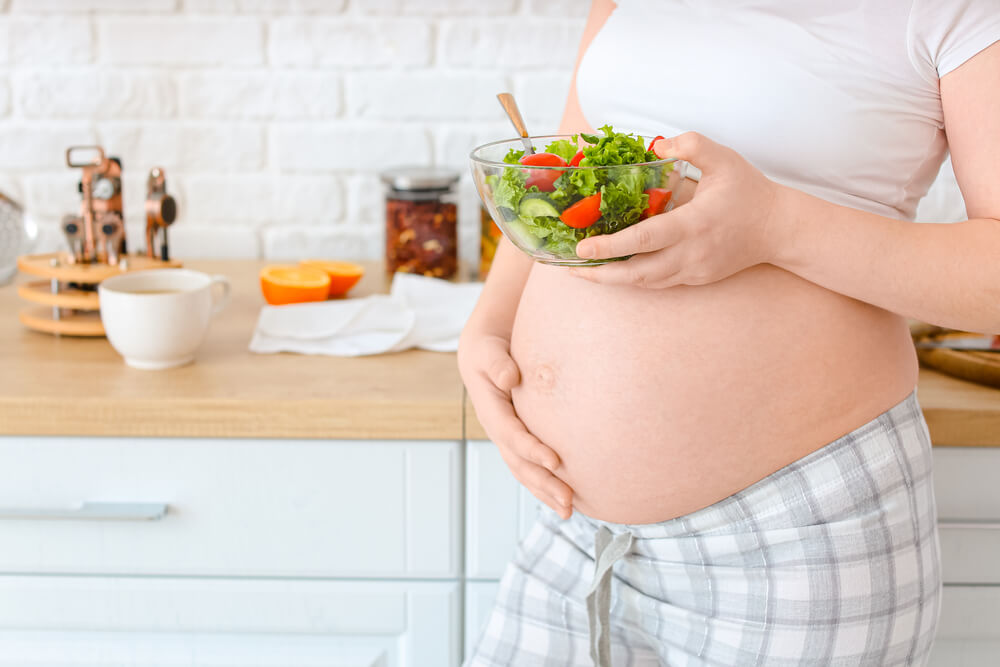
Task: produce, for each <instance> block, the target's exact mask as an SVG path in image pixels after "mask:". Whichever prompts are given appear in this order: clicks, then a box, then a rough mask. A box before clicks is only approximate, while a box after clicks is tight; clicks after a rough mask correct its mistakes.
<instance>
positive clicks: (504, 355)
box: [486, 347, 521, 394]
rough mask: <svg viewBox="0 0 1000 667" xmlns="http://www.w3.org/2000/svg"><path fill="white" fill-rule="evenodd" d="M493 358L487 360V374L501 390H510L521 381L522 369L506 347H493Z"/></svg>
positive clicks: (508, 391) (505, 391)
mask: <svg viewBox="0 0 1000 667" xmlns="http://www.w3.org/2000/svg"><path fill="white" fill-rule="evenodd" d="M493 350H494V351H493V352H492V353H491V358H489V359H487V360H486V376H487V377H488V378H489V379H490V382H492V383H493V385H494V386H495V387H496V388H497V389H499V390H500V391H502V392H504V393H505V394H506V393H510V390H511V389H513V388H514V387H516V386H517V385H518V384H520V383H521V371H520V370H519V369H518V367H517V364H516V363H514V360H513V359H512V358H511V356H510V354H509V353H508V352H507V350H506V349H499V348H497V347H495V348H493Z"/></svg>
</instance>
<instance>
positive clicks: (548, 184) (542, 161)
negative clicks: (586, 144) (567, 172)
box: [519, 153, 566, 192]
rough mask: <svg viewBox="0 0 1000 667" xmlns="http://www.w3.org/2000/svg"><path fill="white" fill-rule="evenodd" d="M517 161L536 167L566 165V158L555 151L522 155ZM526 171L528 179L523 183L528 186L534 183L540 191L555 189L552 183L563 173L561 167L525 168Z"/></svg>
mask: <svg viewBox="0 0 1000 667" xmlns="http://www.w3.org/2000/svg"><path fill="white" fill-rule="evenodd" d="M519 162H520V163H521V164H524V165H528V166H536V167H565V166H566V160H564V159H562V158H561V157H559V156H558V155H556V154H555V153H532V154H531V155H525V156H523V157H522V158H521V159H520V160H519ZM526 171H527V172H528V180H527V181H526V182H525V183H524V186H525V187H527V188H530V187H531V186H533V185H534V186H536V187H537V188H538V189H539V190H541V191H542V192H552V191H553V190H555V189H556V186H555V185H553V183H555V182H556V179H557V178H559V177H560V176H562V173H563V172H562V170H561V169H527V170H526Z"/></svg>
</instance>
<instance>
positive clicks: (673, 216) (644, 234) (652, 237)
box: [576, 209, 686, 259]
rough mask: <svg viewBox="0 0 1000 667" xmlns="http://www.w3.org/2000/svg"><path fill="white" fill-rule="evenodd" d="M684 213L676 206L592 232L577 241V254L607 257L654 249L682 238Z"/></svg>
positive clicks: (594, 257)
mask: <svg viewBox="0 0 1000 667" xmlns="http://www.w3.org/2000/svg"><path fill="white" fill-rule="evenodd" d="M685 216H686V213H685V212H684V211H683V210H680V209H677V210H674V211H671V212H670V213H664V214H661V215H656V216H653V217H652V218H649V219H648V220H644V221H642V222H640V223H637V224H634V225H632V226H631V227H626V228H625V229H623V230H621V231H620V232H615V233H614V234H608V235H598V236H591V237H590V238H588V239H584V240H582V241H580V242H579V243H577V244H576V254H577V255H579V256H580V257H583V258H585V259H607V258H609V257H624V256H625V255H635V254H638V253H645V252H653V251H654V250H659V249H661V248H666V247H668V246H672V245H674V244H675V243H677V242H678V241H680V240H681V239H683V238H684V224H683V221H684V218H685Z"/></svg>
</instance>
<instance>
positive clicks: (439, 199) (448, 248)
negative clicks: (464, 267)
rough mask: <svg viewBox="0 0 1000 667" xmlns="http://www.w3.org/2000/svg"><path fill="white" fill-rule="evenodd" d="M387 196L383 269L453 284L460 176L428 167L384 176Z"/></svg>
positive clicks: (385, 172)
mask: <svg viewBox="0 0 1000 667" xmlns="http://www.w3.org/2000/svg"><path fill="white" fill-rule="evenodd" d="M381 176H382V182H383V183H385V185H386V193H385V265H386V270H387V271H388V272H389V273H395V272H396V271H403V272H405V273H419V274H422V275H425V276H433V277H435V278H451V277H452V276H454V275H455V273H456V272H457V270H458V205H457V203H456V202H457V195H456V193H455V186H456V184H457V183H458V178H459V177H458V173H456V172H454V171H450V170H447V169H437V168H430V167H401V168H398V169H390V170H387V171H384V172H382V175H381Z"/></svg>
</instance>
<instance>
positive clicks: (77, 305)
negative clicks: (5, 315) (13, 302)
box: [17, 252, 181, 336]
mask: <svg viewBox="0 0 1000 667" xmlns="http://www.w3.org/2000/svg"><path fill="white" fill-rule="evenodd" d="M126 259H127V260H128V262H127V268H124V269H123V268H122V267H121V266H119V265H111V264H71V263H69V255H67V254H66V253H62V252H60V253H48V254H45V255H22V256H21V257H18V258H17V268H18V269H20V270H21V271H23V272H24V273H28V274H31V275H33V276H39V277H42V278H45V280H36V281H32V282H28V283H23V284H21V285H20V286H19V287H18V290H17V294H18V296H20V297H21V298H22V299H24V300H25V301H30V302H32V303H37V304H42V306H47V307H38V306H34V307H30V308H25V309H23V310H21V312H20V320H21V322H22V323H23V324H24V325H25V326H26V327H28V328H29V329H34V330H35V331H42V332H45V333H51V334H56V335H65V336H103V335H104V327H103V326H102V325H101V315H100V304H99V302H98V297H97V291H96V290H89V289H80V288H79V287H74V286H71V285H70V283H72V284H74V285H76V286H85V285H86V286H94V287H96V286H97V284H98V283H100V282H101V281H102V280H104V279H106V278H111V277H112V276H117V275H121V274H122V273H130V272H132V271H147V270H149V269H167V268H177V267H179V266H180V265H181V264H180V262H176V261H172V260H171V261H168V262H164V261H161V260H158V259H150V258H148V257H144V256H142V255H135V256H132V255H129V256H128V257H127V258H126Z"/></svg>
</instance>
